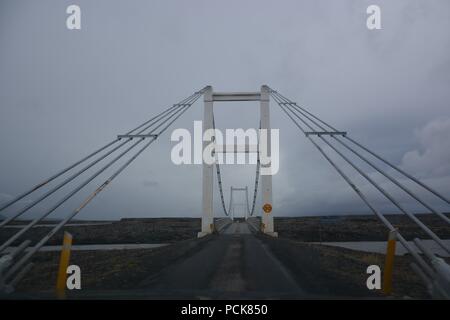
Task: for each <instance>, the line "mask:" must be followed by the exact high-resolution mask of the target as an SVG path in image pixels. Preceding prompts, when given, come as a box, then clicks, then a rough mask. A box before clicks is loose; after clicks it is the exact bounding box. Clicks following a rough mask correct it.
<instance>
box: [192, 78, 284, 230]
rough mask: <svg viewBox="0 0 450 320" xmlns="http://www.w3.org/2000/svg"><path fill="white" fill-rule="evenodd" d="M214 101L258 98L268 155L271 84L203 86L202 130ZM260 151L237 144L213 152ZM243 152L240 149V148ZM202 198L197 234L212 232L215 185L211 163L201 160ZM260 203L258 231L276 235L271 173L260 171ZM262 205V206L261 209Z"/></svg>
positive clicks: (210, 124) (208, 125)
mask: <svg viewBox="0 0 450 320" xmlns="http://www.w3.org/2000/svg"><path fill="white" fill-rule="evenodd" d="M214 101H222V102H223V101H259V102H260V117H261V121H260V123H261V127H260V128H261V129H265V130H266V131H267V154H268V155H271V136H270V135H271V132H270V109H269V104H270V88H269V87H267V86H265V85H263V86H262V87H261V91H260V92H226V93H223V92H220V93H219V92H214V91H213V88H212V87H211V86H208V87H206V90H205V92H204V103H205V104H204V113H203V132H205V131H206V130H208V129H213V127H214V124H213V108H214ZM209 144H210V143H209V142H207V141H206V142H205V141H204V142H203V150H204V149H205V148H206V147H207V146H208V145H209ZM238 150H245V152H260V151H259V149H258V148H256V149H255V150H254V149H252V148H251V146H247V145H246V146H237V148H234V149H233V150H228V148H226V146H216V152H239V151H238ZM241 152H242V151H241ZM270 165H271V164H261V167H263V168H264V167H267V168H270ZM202 179H203V199H202V230H201V232H199V234H198V236H199V237H202V236H205V235H207V234H211V233H212V232H213V231H214V213H213V186H214V164H207V163H205V162H204V161H203V177H202ZM260 179H261V192H262V205H261V207H260V209H259V211H260V212H261V217H262V219H261V220H262V221H261V222H262V223H261V231H262V232H264V233H266V234H269V235H272V236H276V235H277V234H276V232H274V225H273V211H272V207H273V203H272V176H271V175H261V176H260ZM263 208H264V210H263Z"/></svg>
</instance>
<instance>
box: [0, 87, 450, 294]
mask: <svg viewBox="0 0 450 320" xmlns="http://www.w3.org/2000/svg"><path fill="white" fill-rule="evenodd" d="M201 97H203V99H204V119H203V129H204V130H207V129H215V119H214V112H213V109H214V108H213V104H214V102H215V101H221V102H223V101H258V102H259V103H260V127H259V129H270V101H271V99H272V100H273V101H274V102H275V104H276V105H277V106H278V108H279V110H280V111H281V112H282V113H283V114H285V115H286V116H287V118H288V119H290V120H291V121H292V124H293V125H294V126H295V127H297V128H298V129H299V133H300V134H301V135H302V136H304V137H305V138H306V139H307V140H309V141H310V142H311V143H312V145H314V147H315V148H316V149H317V151H318V152H319V153H320V154H321V155H322V156H323V158H324V159H325V160H326V162H328V163H329V164H330V165H331V166H332V167H333V168H334V169H335V170H336V171H337V173H338V174H339V175H340V176H341V177H342V178H343V179H344V181H345V182H346V183H347V184H348V186H349V190H352V191H353V192H355V193H356V194H357V196H358V197H359V198H360V199H361V204H364V205H365V206H367V208H369V209H370V211H371V212H372V213H373V214H374V215H375V216H376V217H377V218H378V219H379V220H380V221H381V222H382V223H383V224H384V225H385V226H386V229H387V231H389V232H390V233H391V234H393V235H395V238H396V239H397V240H398V241H399V242H400V243H401V244H402V245H403V246H404V248H405V249H406V250H407V252H408V253H409V254H410V255H411V257H412V258H413V259H414V262H413V263H412V264H411V268H412V269H413V270H414V271H415V272H416V273H417V274H418V276H419V277H420V278H421V280H422V281H423V282H424V283H425V285H426V286H427V288H428V289H429V292H430V294H432V295H433V296H435V297H441V298H442V297H443V298H449V297H450V271H449V270H450V267H449V265H448V264H447V263H446V262H445V261H444V260H443V259H442V258H440V257H438V256H436V255H435V254H433V253H432V252H430V251H429V250H428V249H427V248H426V247H425V246H424V245H423V243H422V242H421V240H420V239H415V240H414V243H415V244H416V246H412V245H411V243H410V242H408V241H407V240H406V239H405V238H404V237H403V236H402V232H401V230H398V229H396V228H395V227H394V225H393V224H392V223H391V222H390V221H389V216H387V215H386V214H384V213H383V212H381V211H380V210H379V209H377V208H376V206H375V205H374V204H373V203H372V202H371V200H370V197H369V196H368V195H366V194H365V193H364V192H362V191H361V190H360V188H358V186H357V184H356V183H355V182H354V181H353V180H352V178H351V176H350V175H348V174H346V173H345V171H344V169H343V168H342V165H340V164H338V162H337V161H336V160H335V159H336V157H337V158H340V160H343V162H344V163H346V164H347V165H348V166H349V167H350V168H352V170H354V172H355V173H357V174H358V175H359V176H361V177H363V178H364V179H365V180H366V181H367V182H368V183H369V184H370V185H372V186H373V187H374V188H375V189H376V190H377V192H379V193H380V194H381V195H382V196H383V197H384V199H385V200H386V202H389V203H391V204H393V205H394V206H395V207H396V208H397V209H398V210H399V212H401V213H402V214H404V215H405V216H407V217H408V218H409V219H410V220H411V221H412V222H413V223H414V224H415V225H416V226H417V227H418V228H420V229H421V230H422V231H423V232H425V234H426V235H427V236H428V237H429V238H430V239H432V240H433V241H434V242H435V243H436V244H437V245H438V246H440V247H441V248H442V249H443V250H444V251H445V252H447V253H450V248H449V247H448V246H447V244H446V243H445V241H443V239H441V238H439V237H438V235H437V234H436V233H435V232H434V231H433V230H431V228H430V227H428V226H427V225H425V224H424V223H423V222H422V221H421V220H420V219H419V218H418V217H417V216H416V214H415V213H413V212H411V211H410V210H408V209H407V208H405V207H404V206H403V205H402V204H401V202H400V201H399V200H398V199H396V197H395V196H394V195H393V194H392V193H391V192H389V191H387V190H386V189H384V188H383V187H382V186H381V184H380V183H379V182H376V181H375V180H374V179H373V178H372V177H371V175H369V173H368V172H366V171H365V170H364V169H362V168H361V167H360V166H359V165H358V164H357V163H356V162H355V161H354V160H352V158H351V155H353V156H356V157H357V158H358V159H359V160H361V161H362V162H363V163H366V164H368V165H369V166H370V167H371V168H372V169H374V170H375V171H376V172H378V173H379V174H381V175H382V176H383V177H384V178H385V179H386V180H387V181H390V182H392V183H393V184H394V185H395V186H396V187H398V188H399V189H400V190H402V191H403V192H404V193H406V194H407V195H408V196H409V197H411V198H412V199H413V200H414V201H416V202H417V203H418V204H420V205H421V206H422V207H423V208H425V209H426V210H427V211H428V212H429V213H430V214H434V215H436V216H438V217H439V218H440V219H441V220H442V223H444V224H449V223H450V219H449V218H448V217H447V216H446V215H445V214H444V213H443V212H441V211H439V210H438V209H436V208H435V207H434V205H433V204H431V203H430V202H429V201H425V200H424V199H423V198H422V197H421V196H419V195H418V194H417V193H416V192H413V191H412V190H411V189H410V188H409V187H407V186H406V183H405V181H408V182H409V183H414V184H416V185H417V186H419V187H420V188H422V189H423V191H424V192H428V193H430V194H432V195H433V196H434V197H435V198H436V199H439V200H440V201H444V202H445V203H446V204H450V200H449V199H448V198H447V197H446V196H444V195H443V194H441V193H440V192H439V191H437V190H435V189H433V188H431V187H430V186H428V185H426V184H425V183H423V182H422V181H420V180H419V179H417V178H415V177H414V176H412V175H411V174H409V173H407V172H405V171H404V170H402V169H401V168H399V167H398V166H396V165H394V164H392V163H391V162H389V161H388V160H386V159H385V158H383V157H382V156H381V155H379V154H377V153H375V152H374V151H372V150H370V149H369V148H368V147H366V146H364V145H362V144H361V143H359V142H357V141H356V140H354V139H353V138H351V137H350V136H349V135H348V134H347V132H345V131H342V130H338V129H336V128H335V127H333V126H332V125H330V124H328V123H327V122H325V121H323V120H322V119H321V118H319V117H318V116H316V115H314V114H313V113H311V112H310V111H308V110H307V109H306V108H304V107H302V106H301V105H299V104H297V103H296V102H294V101H292V100H290V99H288V98H286V97H285V96H283V95H282V94H280V93H279V92H278V91H275V90H273V89H271V88H270V87H268V86H265V85H264V86H262V87H261V90H260V91H257V92H232V93H221V92H214V91H213V88H212V87H211V86H207V87H204V88H203V89H201V90H199V91H197V92H195V93H194V94H192V95H190V96H189V97H187V98H185V99H183V100H181V101H180V102H178V103H176V104H173V105H172V106H170V107H169V108H167V109H166V110H164V111H162V112H161V113H159V114H157V115H156V116H154V117H153V118H151V119H149V120H147V121H145V122H144V123H142V124H141V125H139V126H137V127H136V128H134V129H132V130H130V131H128V132H126V133H123V134H119V135H117V137H115V138H114V139H113V140H111V141H110V142H108V143H107V144H105V145H103V146H101V147H100V148H98V149H97V150H95V151H93V152H92V153H90V154H88V155H86V156H84V157H82V158H81V159H80V160H78V161H76V162H74V163H73V164H72V165H70V166H68V167H67V168H64V169H62V170H61V171H59V172H56V173H55V174H53V175H52V176H50V177H49V178H47V179H44V180H43V181H41V182H39V183H38V184H36V185H35V186H33V187H32V188H30V189H28V190H27V191H25V192H23V193H22V194H20V195H18V196H16V197H15V198H14V199H12V200H10V201H8V202H6V203H4V204H2V205H1V206H0V213H1V212H2V211H3V210H5V209H7V208H9V207H11V206H13V205H15V204H16V205H21V204H24V206H23V207H21V208H20V209H18V210H17V211H15V213H14V214H12V215H8V216H7V217H6V218H5V219H4V220H3V221H1V222H0V232H1V230H4V229H5V228H6V227H8V226H11V225H12V224H14V222H15V221H17V220H18V219H20V218H21V217H23V215H24V214H25V213H26V212H29V211H30V210H31V209H32V208H34V207H35V206H36V205H38V204H40V203H41V202H42V201H44V200H46V199H47V200H50V199H51V200H52V201H53V202H52V204H51V205H50V206H49V207H48V208H47V209H46V210H45V211H44V212H43V213H42V214H40V215H39V216H37V217H36V218H34V219H32V220H31V221H29V222H28V223H27V224H26V225H25V226H23V227H22V228H18V229H17V230H16V231H15V233H14V234H13V235H12V236H11V237H10V238H8V239H7V240H6V241H4V242H3V243H2V244H1V245H0V254H1V258H0V289H1V290H2V291H3V292H11V291H13V289H14V286H16V285H17V284H18V283H19V282H20V280H21V279H22V278H23V277H24V275H25V274H26V273H27V272H30V270H32V267H33V257H34V256H35V254H36V253H37V252H38V251H39V250H40V249H41V248H42V247H43V246H44V245H45V244H46V243H47V242H48V241H49V239H51V237H53V236H54V235H55V234H56V233H57V232H58V231H60V230H61V229H63V228H64V227H65V226H66V225H67V224H69V223H70V222H71V220H72V219H73V218H75V217H76V216H77V214H79V212H80V211H81V210H83V208H85V207H86V206H87V205H88V204H89V203H90V202H91V201H92V200H94V198H95V197H96V196H97V195H98V194H99V193H101V192H103V191H104V190H105V189H106V188H107V187H108V185H109V184H111V182H113V180H114V179H115V178H116V177H117V176H118V175H119V174H121V173H122V172H124V171H125V169H126V168H127V167H128V166H130V165H131V164H132V162H133V161H134V160H135V159H136V158H137V157H139V156H140V155H141V154H143V153H144V151H146V150H147V149H149V148H150V147H151V145H152V144H154V143H155V142H156V141H157V140H158V139H159V138H160V137H161V136H162V135H163V134H164V133H165V132H166V131H167V130H168V129H169V127H170V126H171V125H172V124H174V123H175V121H177V120H178V119H179V118H180V117H181V116H183V114H185V113H186V112H187V111H188V110H189V109H191V108H192V106H193V105H194V103H195V102H196V101H198V100H199V99H200V98H201ZM272 112H275V111H272ZM268 140H269V146H268V151H269V153H270V150H271V147H270V139H268ZM324 146H326V147H327V148H324ZM205 147H206V142H204V145H203V148H205ZM239 150H241V151H239ZM242 150H244V151H242ZM214 152H215V155H217V154H218V153H220V152H223V153H226V152H232V153H237V152H246V153H256V155H257V162H256V172H255V179H254V186H253V189H250V190H252V191H253V194H252V197H251V198H250V199H249V188H248V186H244V187H234V186H232V187H231V188H230V199H229V202H228V207H227V206H226V203H227V201H226V200H225V197H224V192H223V179H222V175H221V170H220V163H219V161H216V162H215V163H213V164H206V163H203V172H202V191H203V193H202V194H203V197H202V212H201V218H202V223H201V230H200V232H199V233H198V236H199V238H202V239H203V238H208V236H209V235H211V234H213V233H219V236H217V237H216V238H214V241H209V242H208V243H207V244H206V245H205V247H204V248H203V250H202V251H200V252H198V253H197V254H195V255H193V256H191V257H188V258H187V259H185V260H184V261H183V262H181V263H180V264H178V265H177V266H176V267H173V268H170V267H169V268H168V271H166V272H165V273H164V274H163V275H162V276H161V278H160V279H159V280H158V281H157V282H156V283H154V284H153V285H154V286H155V288H159V289H164V290H169V289H173V290H175V289H177V290H196V289H195V288H199V289H200V287H201V288H204V287H205V286H206V285H203V286H202V284H205V283H206V282H207V283H208V286H212V287H213V288H215V289H218V288H224V287H226V288H228V289H231V290H232V291H242V290H245V288H246V287H251V288H252V290H253V291H261V292H266V291H274V290H275V291H277V292H283V293H289V294H291V295H294V296H302V295H304V294H305V292H304V290H303V289H302V288H301V286H299V285H298V284H297V283H296V281H295V280H294V279H293V278H292V276H291V274H290V272H289V270H287V269H288V268H286V267H285V266H283V264H281V263H280V262H279V261H278V260H277V259H276V258H275V257H274V256H273V255H272V254H271V252H270V250H269V249H268V248H267V247H266V246H265V245H264V244H262V243H261V241H260V240H258V238H256V237H255V234H257V233H261V234H265V235H266V236H271V237H274V239H276V237H277V232H276V228H275V226H274V219H273V217H274V214H276V212H277V209H276V208H277V206H276V204H274V203H273V202H272V177H271V175H262V174H261V172H260V171H261V169H262V168H264V167H266V168H267V167H270V164H269V165H267V164H261V162H260V149H259V142H258V145H257V146H250V145H246V146H243V147H242V149H239V148H238V149H232V150H229V148H227V147H226V146H219V145H217V146H216V149H215V151H214ZM378 163H382V164H383V165H385V166H388V167H389V168H390V169H392V170H394V171H396V172H397V173H399V174H401V175H402V177H403V178H402V180H401V181H400V179H397V178H394V177H393V175H392V174H391V173H389V172H388V171H386V170H383V169H382V168H381V166H380V165H379V164H378ZM214 169H215V170H214ZM214 171H215V172H214ZM87 172H89V173H90V175H89V176H88V177H87V178H85V179H84V180H81V181H78V180H80V179H79V178H80V177H81V176H82V174H83V173H87ZM107 172H109V173H108V175H106V174H107ZM214 173H215V175H216V176H217V183H218V187H219V188H218V189H219V196H220V200H221V204H222V209H223V214H224V217H222V218H221V219H218V216H216V215H215V214H214V212H213V190H214V188H213V187H214ZM103 175H106V179H104V178H102V177H103ZM101 178H102V179H104V180H100V183H98V181H99V179H101ZM76 179H77V180H76ZM73 181H78V183H77V184H76V185H74V186H72V189H71V190H70V191H69V192H67V193H66V194H64V195H63V196H59V197H56V193H57V191H58V190H60V189H61V188H63V187H64V186H66V185H68V184H69V183H70V182H73ZM95 182H96V183H98V185H97V188H96V189H95V191H93V192H92V193H91V194H89V195H88V196H87V197H86V198H85V199H84V200H83V201H82V202H81V203H80V204H79V205H78V206H77V207H75V208H74V209H73V210H72V211H71V212H70V213H68V214H67V215H66V216H65V217H64V218H63V219H62V220H60V221H58V223H56V224H55V225H53V226H52V227H51V230H50V231H49V232H48V233H47V234H46V235H45V236H43V237H42V238H41V239H40V240H39V241H37V242H36V243H34V244H33V245H32V244H31V241H30V240H29V239H27V234H28V233H29V232H30V230H31V229H32V228H33V227H34V226H36V225H38V224H39V223H40V222H41V221H43V220H44V219H46V218H48V217H49V216H50V215H51V214H52V213H54V212H55V211H56V210H57V209H58V208H60V207H61V206H62V205H63V204H64V203H65V202H67V201H68V200H69V199H71V198H72V197H74V196H75V195H76V194H77V193H79V192H80V191H81V190H83V189H85V188H86V187H87V186H88V185H92V184H93V183H95ZM49 186H51V187H49ZM38 190H46V191H45V192H43V193H40V194H39V195H38V196H35V195H36V194H38V193H37V192H36V191H38ZM258 192H260V194H261V198H262V203H261V205H258V204H257V194H258ZM238 193H241V194H244V199H245V201H244V202H243V203H238V202H237V200H236V199H237V196H236V195H237V194H238ZM33 196H35V197H34V198H33ZM23 200H28V201H26V202H24V201H23ZM250 203H251V205H250ZM237 207H241V208H244V212H245V221H241V222H239V221H235V211H236V208H237ZM202 239H199V240H198V241H203V240H202ZM275 241H276V240H275ZM14 244H17V245H16V246H15V247H14V248H13V249H12V250H11V247H12V246H13V245H14ZM417 248H419V249H421V252H420V251H418V250H417ZM251 265H258V267H259V268H257V269H258V270H256V271H255V270H254V269H253V270H252V271H251V272H250V271H248V270H247V269H249V268H250V266H251ZM196 271H201V272H196ZM188 274H189V275H192V276H187V275H188Z"/></svg>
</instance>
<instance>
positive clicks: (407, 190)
mask: <svg viewBox="0 0 450 320" xmlns="http://www.w3.org/2000/svg"><path fill="white" fill-rule="evenodd" d="M276 95H277V96H279V97H282V98H284V100H287V101H290V100H289V99H287V98H286V97H283V96H282V95H281V94H279V93H276ZM290 102H291V101H290ZM291 106H292V107H294V108H296V109H297V112H298V113H300V114H301V115H302V116H304V117H305V118H306V119H308V120H309V121H311V122H312V123H313V124H314V125H316V126H317V127H319V128H320V129H322V130H323V131H326V130H327V129H326V128H324V127H323V126H321V125H320V124H318V123H317V122H316V121H314V120H313V119H311V118H310V117H309V116H308V115H306V114H305V113H303V112H302V110H301V109H299V108H298V106H297V105H294V104H292V105H291ZM332 138H333V139H334V140H336V141H337V142H339V143H340V144H341V145H343V146H344V147H345V148H346V149H347V150H349V151H351V152H352V153H353V154H355V155H356V156H358V157H359V158H360V159H361V160H363V161H364V162H366V163H367V164H368V165H370V166H371V167H372V168H374V169H375V170H376V171H378V172H379V173H380V174H382V175H383V176H384V177H386V178H387V179H389V180H390V181H391V182H392V183H394V184H395V185H396V186H397V187H399V188H400V189H402V190H403V191H405V192H406V193H407V194H408V195H409V196H411V197H412V198H413V199H415V200H416V201H417V202H419V203H420V204H421V205H422V206H424V207H425V208H426V209H428V210H430V211H431V212H432V213H434V214H436V215H437V216H439V217H440V218H441V219H443V220H444V221H445V222H447V223H449V224H450V219H449V218H448V217H447V216H446V215H444V214H443V213H442V212H440V211H439V210H436V209H434V208H433V207H431V206H430V205H429V204H427V203H426V202H425V201H423V200H422V199H421V198H420V197H419V196H417V195H415V194H414V193H413V192H412V191H411V190H410V189H408V188H407V187H406V186H405V185H403V184H402V183H400V182H399V181H398V180H397V179H395V178H394V177H392V176H391V175H389V174H388V173H387V172H385V171H384V170H382V169H381V168H379V167H378V166H377V165H375V164H374V163H373V162H372V161H370V160H369V159H367V158H366V157H364V156H363V155H361V154H360V153H359V152H357V151H356V150H355V149H354V148H352V147H351V146H349V145H348V144H346V143H345V142H344V141H342V140H341V139H339V138H337V137H336V136H334V135H333V136H332Z"/></svg>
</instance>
